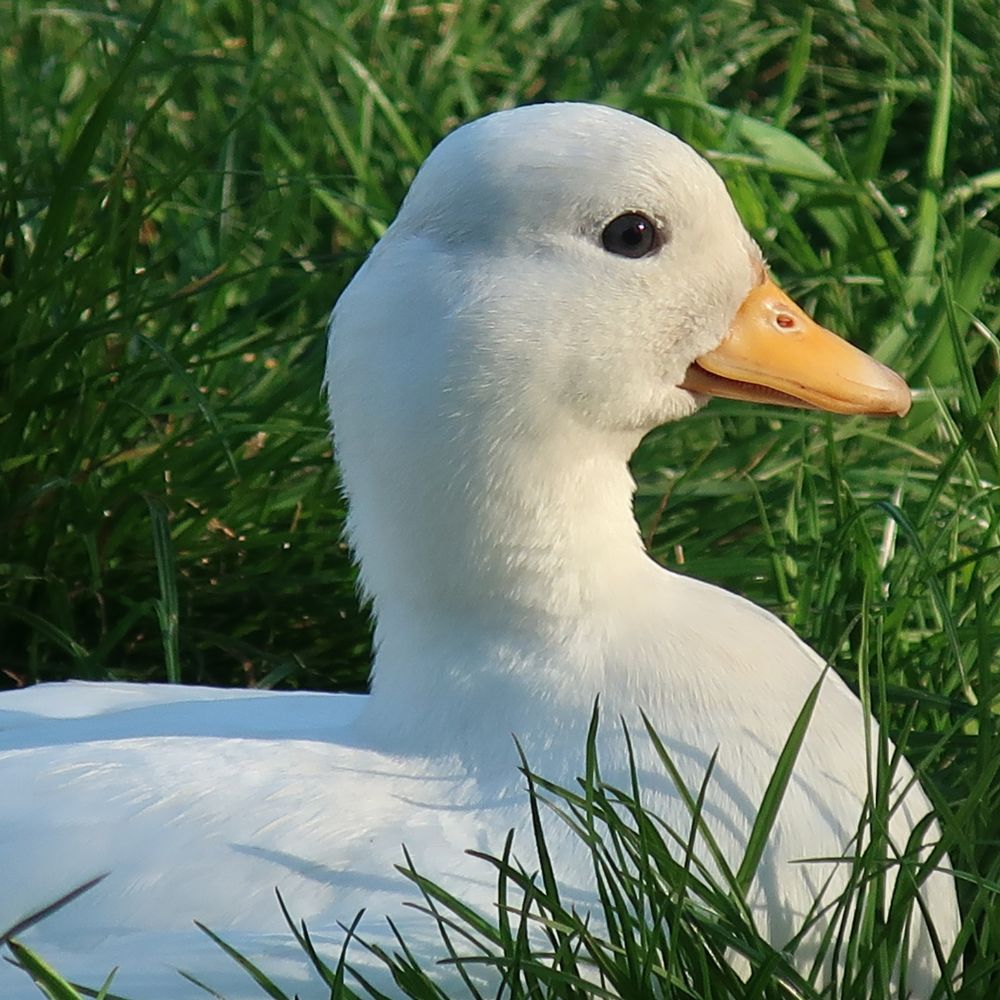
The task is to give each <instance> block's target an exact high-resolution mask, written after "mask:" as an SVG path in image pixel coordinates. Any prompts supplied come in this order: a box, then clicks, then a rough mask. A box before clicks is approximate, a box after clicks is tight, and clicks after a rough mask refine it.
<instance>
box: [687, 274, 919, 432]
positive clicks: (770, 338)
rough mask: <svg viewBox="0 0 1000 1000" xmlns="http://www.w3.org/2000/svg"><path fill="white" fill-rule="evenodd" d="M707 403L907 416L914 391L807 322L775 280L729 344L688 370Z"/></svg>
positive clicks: (758, 294)
mask: <svg viewBox="0 0 1000 1000" xmlns="http://www.w3.org/2000/svg"><path fill="white" fill-rule="evenodd" d="M681 385H682V386H683V388H685V389H688V390H690V391H691V392H698V393H704V394H705V395H707V396H723V397H725V398H726V399H745V400H749V401H750V402H757V403H771V404H776V405H778V406H803V407H810V408H812V409H816V410H829V411H830V412H832V413H866V414H870V415H873V416H876V415H883V416H890V415H892V414H898V415H899V416H901V417H902V416H904V415H905V414H906V413H907V411H908V410H909V409H910V390H909V387H908V386H907V384H906V383H905V382H904V381H903V380H902V379H901V378H900V377H899V376H898V375H897V374H896V373H895V372H894V371H893V370H892V369H891V368H886V366H885V365H883V364H881V363H880V362H878V361H876V360H875V359H874V358H871V357H869V356H868V355H867V354H865V352H864V351H859V350H858V348H856V347H853V346H852V345H851V344H849V343H848V342H847V341H846V340H843V339H842V338H841V337H838V336H837V335H836V334H835V333H831V331H829V330H827V329H825V328H824V327H822V326H820V325H819V324H818V323H816V322H815V321H813V320H812V319H810V318H809V317H808V316H807V315H806V314H805V313H804V312H803V311H802V310H801V309H800V308H799V307H798V306H797V305H796V304H795V303H794V302H793V301H792V300H791V299H790V298H789V297H788V296H787V295H786V294H785V293H784V292H783V291H782V290H781V289H780V288H778V286H777V285H775V283H774V282H773V281H771V279H770V278H767V279H766V280H765V281H764V283H763V284H761V285H758V286H757V287H756V288H754V289H753V290H752V291H751V292H750V294H749V295H747V297H746V298H745V299H744V300H743V304H742V305H741V306H740V308H739V311H738V312H737V313H736V319H735V320H733V325H732V326H731V327H730V329H729V334H728V336H727V337H726V339H725V340H724V341H723V342H722V343H721V344H720V345H719V346H718V347H717V348H715V350H714V351H709V352H708V353H707V354H704V355H702V356H701V357H700V358H698V360H697V361H695V363H694V364H693V365H691V367H690V368H689V369H688V371H687V375H686V376H685V378H684V381H683V382H682V383H681Z"/></svg>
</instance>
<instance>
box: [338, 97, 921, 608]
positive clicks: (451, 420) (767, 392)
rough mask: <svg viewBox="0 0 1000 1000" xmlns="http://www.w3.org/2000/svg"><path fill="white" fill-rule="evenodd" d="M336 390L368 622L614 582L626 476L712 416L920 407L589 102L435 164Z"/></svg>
mask: <svg viewBox="0 0 1000 1000" xmlns="http://www.w3.org/2000/svg"><path fill="white" fill-rule="evenodd" d="M327 386H328V392H329V399H330V409H331V414H332V418H333V424H334V434H335V440H336V445H337V455H338V459H339V462H340V466H341V469H342V473H343V478H344V485H345V489H346V492H347V494H348V497H349V500H350V501H351V513H350V516H349V536H350V540H351V542H352V545H353V546H354V548H355V550H356V551H357V553H358V555H359V557H360V560H361V564H362V576H363V580H364V582H365V585H366V587H367V589H368V591H369V592H370V593H372V594H374V595H375V598H376V612H377V613H378V614H379V615H380V616H381V615H382V614H383V612H385V611H386V608H387V606H388V605H390V604H392V603H393V601H394V598H393V597H392V595H397V596H401V595H402V594H403V592H404V591H405V592H406V594H407V596H406V597H405V600H404V603H408V604H409V605H411V606H413V605H414V604H420V603H421V601H422V600H423V599H424V598H426V599H427V600H431V601H436V602H437V603H438V605H440V604H441V602H444V603H445V604H448V603H450V604H451V605H455V604H456V603H457V604H463V603H464V602H466V601H472V600H475V601H478V603H479V604H482V603H483V602H484V601H485V600H498V599H500V595H502V597H503V599H504V600H506V599H507V598H508V597H509V595H510V594H511V593H522V592H524V593H527V592H529V591H530V592H532V593H534V590H539V593H541V592H548V591H549V590H551V589H552V585H551V578H552V577H553V574H555V575H556V576H558V578H559V579H560V580H565V579H568V578H569V577H570V576H572V575H573V574H572V573H571V572H569V569H571V568H573V567H583V566H587V565H593V566H596V565H597V563H598V562H600V561H603V565H604V567H605V569H604V570H602V572H605V573H606V572H607V566H608V565H609V560H611V561H612V562H614V561H615V560H617V562H621V559H622V557H621V553H622V552H624V551H625V549H626V548H629V549H635V550H638V549H639V544H638V541H637V536H636V531H635V525H634V522H633V519H632V515H631V507H630V500H631V492H632V489H633V485H632V482H631V479H630V477H629V474H628V470H627V465H626V462H627V458H628V456H629V454H630V453H631V452H632V450H633V449H634V448H635V446H636V445H637V444H638V442H639V440H640V439H641V437H642V436H643V435H644V434H645V433H646V432H647V431H649V430H650V429H651V428H653V427H655V426H658V425H660V424H663V423H665V422H667V421H671V420H675V419H678V418H681V417H683V416H685V415H688V414H690V413H692V412H693V411H694V410H696V409H697V408H698V407H699V406H701V405H703V404H704V403H705V401H706V400H707V398H708V396H710V395H719V396H726V397H730V398H737V399H747V400H757V401H764V402H769V403H778V404H781V405H793V406H806V407H814V408H818V409H826V410H832V411H835V412H840V413H872V414H892V413H904V412H905V411H906V409H907V408H908V406H909V391H908V389H907V388H906V385H905V383H904V382H903V381H902V380H901V379H899V377H898V376H896V375H895V374H894V373H893V372H891V371H890V370H889V369H887V368H885V367H884V366H882V365H881V364H879V363H878V362H876V361H874V360H873V359H871V358H869V357H868V356H867V355H865V354H864V353H862V352H861V351H858V350H857V349H855V348H853V347H851V346H850V345H849V344H848V343H847V342H846V341H843V340H841V339H840V338H839V337H837V336H836V335H834V334H832V333H830V332H829V331H827V330H825V329H823V328H822V327H820V326H819V325H817V324H816V323H814V322H813V321H812V320H811V319H810V318H809V317H808V316H807V315H806V314H805V313H804V312H803V311H802V310H801V309H799V308H798V306H796V305H795V304H794V303H793V302H792V301H791V300H790V299H789V298H788V297H787V296H786V295H785V294H784V293H783V292H782V291H781V290H780V289H778V288H777V286H776V285H775V284H774V283H773V282H772V281H771V280H770V279H769V277H768V275H767V270H766V268H765V266H764V262H763V259H762V256H761V253H760V250H759V249H758V247H757V245H756V244H755V243H754V241H753V239H752V238H751V237H750V236H749V234H748V233H747V231H746V229H745V228H744V226H743V224H742V222H741V221H740V219H739V216H738V215H737V212H736V210H735V208H734V206H733V203H732V201H731V199H730V197H729V195H728V193H727V191H726V188H725V185H724V184H723V182H722V180H721V179H720V177H719V176H718V175H717V174H716V172H715V171H714V170H713V169H712V167H711V166H710V165H709V164H708V163H707V162H706V161H705V160H704V159H702V158H701V157H700V156H699V155H698V154H697V153H695V152H694V150H692V149H691V148H690V147H689V146H687V145H686V144H685V143H684V142H682V141H681V140H680V139H678V138H677V137H676V136H673V135H671V134H670V133H668V132H665V131H663V130H662V129H660V128H658V127H656V126H655V125H652V124H650V123H648V122H646V121H643V120H641V119H639V118H636V117H633V116H631V115H628V114H625V113H624V112H621V111H617V110H613V109H610V108H606V107H601V106H595V105H588V104H550V105H538V106H532V107H524V108H517V109H514V110H511V111H502V112H498V113H496V114H492V115H489V116H487V117H485V118H482V119H480V120H478V121H474V122H472V123H471V124H468V125H465V126H463V127H461V128H459V129H458V130H456V131H455V132H453V133H452V134H451V135H449V136H448V137H447V138H446V139H444V141H442V142H441V143H440V145H439V146H438V147H437V148H436V149H435V150H434V151H433V152H432V153H431V155H430V156H429V157H428V159H427V160H426V162H425V163H424V165H423V166H422V167H421V169H420V171H419V172H418V174H417V176H416V178H415V180H414V182H413V184H412V186H411V188H410V190H409V193H408V194H407V196H406V198H405V200H404V202H403V205H402V207H401V209H400V211H399V214H398V216H397V218H396V219H395V221H394V222H393V223H392V225H391V226H390V227H389V229H388V230H387V231H386V233H385V235H384V236H383V237H382V239H381V240H380V241H379V243H378V244H377V246H376V247H375V248H374V250H373V251H372V253H371V255H370V257H369V258H368V260H367V261H366V263H365V264H364V265H363V266H362V268H361V269H360V270H359V271H358V273H357V275H356V276H355V278H354V280H353V281H352V282H351V284H350V286H349V287H348V288H347V290H346V291H345V292H344V294H343V295H342V297H341V299H340V301H339V302H338V303H337V306H336V308H335V309H334V312H333V316H332V320H331V326H330V347H329V355H328V369H327ZM573 525H576V528H574V527H573ZM613 554H614V558H612V555H613ZM595 572H597V570H596V569H595ZM532 575H534V576H535V577H537V578H538V579H537V580H536V584H537V587H535V588H534V589H533V588H532V587H531V586H530V585H529V584H528V583H526V582H525V581H526V580H527V579H528V578H529V577H531V576H532ZM546 581H548V582H546ZM571 587H572V588H575V589H576V590H580V588H581V587H582V588H583V589H584V590H586V588H587V585H586V584H580V583H579V581H577V583H575V584H573V585H571ZM442 588H444V589H443V590H442ZM472 594H475V595H476V597H475V598H473V597H471V596H470V595H472ZM428 595H433V596H428ZM532 599H536V598H532ZM537 599H539V600H540V599H541V597H537Z"/></svg>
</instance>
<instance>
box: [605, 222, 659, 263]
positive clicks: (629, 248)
mask: <svg viewBox="0 0 1000 1000" xmlns="http://www.w3.org/2000/svg"><path fill="white" fill-rule="evenodd" d="M601 242H602V243H603V244H604V249H605V250H607V251H608V252H609V253H615V254H618V255H619V256H620V257H633V258H636V257H645V256H646V254H649V253H652V252H653V251H654V250H656V249H658V248H659V246H660V243H661V240H660V233H659V230H658V229H657V228H656V226H655V224H654V223H653V222H652V221H651V220H650V219H648V218H647V217H646V216H645V215H641V214H640V213H639V212H625V214H624V215H619V216H618V218H617V219H612V220H611V221H610V222H609V223H608V224H607V225H606V226H605V227H604V232H603V233H601Z"/></svg>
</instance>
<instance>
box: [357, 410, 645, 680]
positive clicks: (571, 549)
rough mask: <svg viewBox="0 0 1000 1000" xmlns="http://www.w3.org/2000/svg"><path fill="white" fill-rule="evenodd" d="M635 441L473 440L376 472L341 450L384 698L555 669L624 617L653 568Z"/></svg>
mask: <svg viewBox="0 0 1000 1000" xmlns="http://www.w3.org/2000/svg"><path fill="white" fill-rule="evenodd" d="M636 438H637V435H636V434H634V433H629V434H610V435H609V434H608V433H606V432H602V433H601V434H600V435H599V436H597V435H595V434H594V432H591V431H589V430H587V429H582V430H574V429H571V428H564V429H563V430H562V431H561V432H560V433H546V434H544V435H538V436H535V437H532V438H530V439H529V438H528V436H527V435H526V434H524V433H521V434H518V435H510V436H497V435H495V434H494V435H491V437H490V440H489V442H488V443H487V442H486V441H484V440H483V439H482V437H481V436H480V435H479V434H478V433H477V430H476V429H475V428H472V427H468V426H466V427H464V428H463V429H462V430H461V431H460V432H452V433H451V434H449V435H447V437H446V438H441V439H439V440H442V441H446V443H445V444H443V445H442V448H443V450H445V451H447V454H433V453H430V452H429V450H428V447H427V441H428V440H429V436H428V435H422V436H418V437H416V438H415V437H413V436H411V437H410V441H411V442H413V441H414V440H421V441H422V443H423V444H422V447H409V448H407V447H403V446H401V447H400V448H398V449H380V450H379V455H378V456H377V458H376V459H375V460H374V461H373V455H372V453H371V451H370V450H368V451H366V452H365V454H363V455H362V454H360V453H359V454H358V455H357V456H356V457H357V459H358V461H357V462H356V463H355V462H354V461H352V460H353V459H354V458H355V456H354V455H353V454H352V453H351V451H350V450H349V449H344V448H340V449H339V454H340V460H341V465H342V469H343V472H344V478H345V484H346V486H347V489H348V492H349V495H350V499H351V505H352V506H351V513H350V516H349V521H348V526H349V534H350V540H351V543H352V546H353V547H354V549H355V552H356V554H357V556H358V558H359V561H360V564H361V571H362V581H363V585H364V587H365V590H366V591H367V592H368V594H369V595H370V596H371V597H372V599H373V603H374V610H375V616H376V639H377V654H376V658H375V664H374V668H373V672H374V677H373V694H374V696H375V698H376V699H379V698H382V697H383V692H384V693H385V696H386V697H388V695H389V692H394V693H395V694H394V697H397V698H398V697H399V695H398V692H400V691H408V692H410V695H409V697H411V698H420V697H421V690H423V689H426V686H427V684H428V683H431V686H432V687H433V689H434V690H435V691H440V687H439V685H440V682H441V674H442V673H447V672H454V673H456V674H460V675H461V683H462V684H465V683H475V680H474V678H475V677H476V676H477V675H479V674H480V673H489V674H491V675H493V676H496V673H497V670H498V665H500V664H502V663H507V664H510V663H513V662H515V661H517V660H518V658H519V657H521V656H522V655H524V656H530V657H531V658H533V659H535V660H536V661H537V660H544V659H546V657H547V655H548V653H547V651H551V650H553V649H554V648H556V647H559V648H560V649H562V650H563V651H565V646H566V642H567V637H569V638H570V639H572V637H573V636H576V635H578V633H579V632H580V630H581V629H582V628H586V627H589V625H590V623H593V622H595V621H600V620H605V619H607V618H608V617H612V616H613V614H614V609H616V608H617V607H618V606H619V605H620V604H621V603H622V602H623V601H627V600H628V598H627V597H626V596H625V595H627V594H628V593H629V592H630V591H631V590H633V589H634V581H635V579H636V578H640V577H641V578H643V579H644V578H645V577H644V575H645V574H647V573H648V572H649V570H650V569H652V568H653V564H652V563H651V561H650V560H649V558H648V556H647V555H646V553H645V551H644V550H643V548H642V544H641V541H640V538H639V534H638V529H637V526H636V523H635V519H634V517H633V513H632V493H633V490H634V482H633V480H632V477H631V474H630V472H629V469H628V465H627V459H628V456H629V454H630V453H631V451H632V450H633V448H634V446H635V444H636V443H637V440H636ZM550 658H551V657H550ZM427 674H430V675H432V676H425V675H427ZM526 674H527V670H526ZM456 679H457V678H456ZM536 680H537V678H536ZM421 685H424V688H422V687H421Z"/></svg>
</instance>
